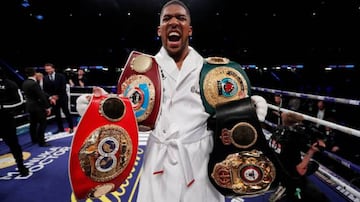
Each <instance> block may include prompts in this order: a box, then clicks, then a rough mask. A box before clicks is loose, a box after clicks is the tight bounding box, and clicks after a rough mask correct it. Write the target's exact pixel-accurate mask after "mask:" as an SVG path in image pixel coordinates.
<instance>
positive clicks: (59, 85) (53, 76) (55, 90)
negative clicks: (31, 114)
mask: <svg viewBox="0 0 360 202" xmlns="http://www.w3.org/2000/svg"><path fill="white" fill-rule="evenodd" d="M44 68H45V72H46V73H47V75H46V76H45V77H44V91H45V93H47V95H48V96H49V97H50V103H51V105H52V112H53V113H54V114H55V119H56V122H57V125H58V131H56V132H55V133H60V132H64V131H65V130H64V126H63V122H62V117H61V110H62V112H63V113H64V115H65V117H66V121H67V122H68V126H69V129H70V130H69V133H72V132H73V131H74V129H73V128H74V122H73V119H72V116H71V114H70V110H69V96H68V93H67V91H66V85H67V82H66V77H65V75H63V74H61V73H58V72H55V66H54V64H51V63H46V64H45V65H44Z"/></svg>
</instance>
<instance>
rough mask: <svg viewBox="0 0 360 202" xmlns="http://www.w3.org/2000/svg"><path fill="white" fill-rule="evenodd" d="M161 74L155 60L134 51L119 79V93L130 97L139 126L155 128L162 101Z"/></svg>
mask: <svg viewBox="0 0 360 202" xmlns="http://www.w3.org/2000/svg"><path fill="white" fill-rule="evenodd" d="M161 89H162V88H161V74H160V69H159V66H158V64H157V63H156V61H155V58H154V57H153V56H151V55H146V54H143V53H140V52H136V51H133V52H131V53H130V56H129V58H128V60H127V62H126V65H125V67H124V70H123V72H122V74H121V76H120V78H119V82H118V85H117V93H118V94H123V95H124V96H125V97H128V98H129V99H130V101H131V103H132V106H133V109H134V112H135V116H136V120H137V122H138V123H139V125H142V126H145V127H149V128H150V129H152V128H153V127H154V124H155V121H156V118H157V115H158V112H159V109H160V101H161Z"/></svg>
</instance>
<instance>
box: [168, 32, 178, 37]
mask: <svg viewBox="0 0 360 202" xmlns="http://www.w3.org/2000/svg"><path fill="white" fill-rule="evenodd" d="M169 36H180V34H179V33H177V32H170V33H169Z"/></svg>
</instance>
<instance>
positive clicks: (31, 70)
mask: <svg viewBox="0 0 360 202" xmlns="http://www.w3.org/2000/svg"><path fill="white" fill-rule="evenodd" d="M35 74H36V71H35V68H34V67H26V68H25V75H26V76H27V77H29V76H35Z"/></svg>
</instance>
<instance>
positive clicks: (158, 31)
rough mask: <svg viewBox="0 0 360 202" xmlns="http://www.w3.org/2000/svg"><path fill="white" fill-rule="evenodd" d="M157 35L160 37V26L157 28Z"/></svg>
mask: <svg viewBox="0 0 360 202" xmlns="http://www.w3.org/2000/svg"><path fill="white" fill-rule="evenodd" d="M157 34H158V36H161V29H160V26H158V27H157Z"/></svg>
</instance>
